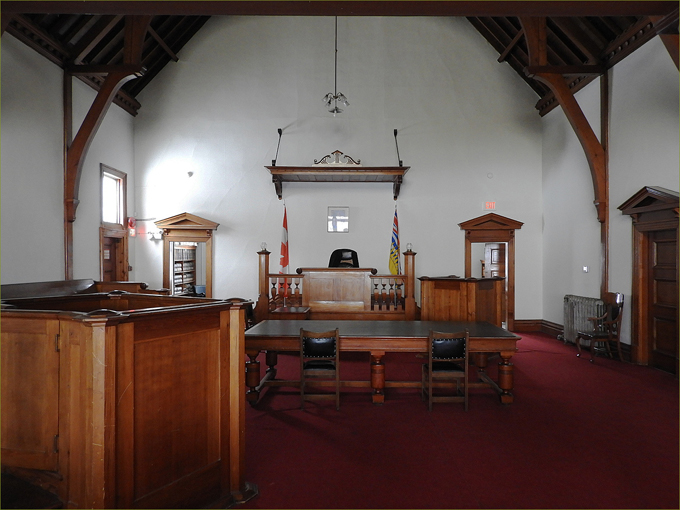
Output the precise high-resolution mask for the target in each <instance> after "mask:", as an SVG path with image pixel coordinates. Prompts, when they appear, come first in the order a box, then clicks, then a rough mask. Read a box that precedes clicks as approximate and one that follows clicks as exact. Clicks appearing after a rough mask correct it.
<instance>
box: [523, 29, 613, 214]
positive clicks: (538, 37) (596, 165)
mask: <svg viewBox="0 0 680 510" xmlns="http://www.w3.org/2000/svg"><path fill="white" fill-rule="evenodd" d="M520 22H521V23H522V26H523V28H524V33H525V34H526V38H527V48H528V49H529V66H528V68H527V71H526V72H529V71H528V70H531V71H532V72H531V73H530V74H531V75H532V76H533V78H534V79H535V80H537V81H540V82H541V83H543V84H545V85H547V86H548V87H549V88H550V90H551V91H552V93H553V94H554V95H555V97H556V98H557V100H558V102H559V104H560V106H561V107H562V109H563V110H564V113H565V115H566V116H567V119H568V120H569V123H570V124H571V127H572V128H573V129H574V132H575V133H576V136H577V137H578V140H579V142H581V146H582V147H583V150H584V151H585V155H586V159H587V160H588V165H589V167H590V174H591V177H592V180H593V191H594V195H595V200H594V203H595V207H596V209H597V219H598V221H600V223H604V222H605V219H606V210H607V202H608V200H607V195H608V193H607V171H606V155H605V151H604V148H603V147H602V144H601V143H600V141H599V140H598V138H597V136H596V135H595V133H594V131H593V129H592V127H591V126H590V124H589V123H588V119H587V118H586V116H585V115H584V114H583V111H582V110H581V107H580V106H579V105H578V103H577V102H576V98H575V97H574V94H573V93H572V91H571V90H570V89H569V86H568V85H567V82H566V80H565V78H564V75H563V74H561V73H560V70H561V68H560V67H555V68H551V66H549V65H548V61H547V60H548V59H547V49H546V41H547V38H546V37H547V36H546V24H545V18H539V17H530V18H520Z"/></svg>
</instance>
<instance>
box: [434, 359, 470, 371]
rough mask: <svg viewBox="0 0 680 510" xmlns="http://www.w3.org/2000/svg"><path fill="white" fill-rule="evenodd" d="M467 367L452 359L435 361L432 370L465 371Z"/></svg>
mask: <svg viewBox="0 0 680 510" xmlns="http://www.w3.org/2000/svg"><path fill="white" fill-rule="evenodd" d="M464 371H465V369H464V368H463V367H461V366H460V365H459V364H458V363H453V362H452V361H433V362H432V372H464Z"/></svg>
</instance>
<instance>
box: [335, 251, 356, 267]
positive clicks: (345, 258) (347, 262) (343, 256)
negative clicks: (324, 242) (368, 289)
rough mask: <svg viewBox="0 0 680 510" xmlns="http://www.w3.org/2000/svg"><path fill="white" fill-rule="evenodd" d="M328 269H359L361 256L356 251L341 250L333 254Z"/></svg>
mask: <svg viewBox="0 0 680 510" xmlns="http://www.w3.org/2000/svg"><path fill="white" fill-rule="evenodd" d="M328 267H359V256H358V255H357V252H355V251H354V250H350V249H347V248H340V249H338V250H335V251H333V253H331V258H330V260H329V261H328Z"/></svg>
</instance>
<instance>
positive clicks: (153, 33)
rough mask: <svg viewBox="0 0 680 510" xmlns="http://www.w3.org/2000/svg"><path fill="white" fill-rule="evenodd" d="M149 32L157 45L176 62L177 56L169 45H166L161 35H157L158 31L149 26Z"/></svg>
mask: <svg viewBox="0 0 680 510" xmlns="http://www.w3.org/2000/svg"><path fill="white" fill-rule="evenodd" d="M149 34H151V37H153V38H154V39H155V40H156V42H157V43H158V44H159V46H160V47H161V48H163V50H164V51H165V53H167V54H168V56H169V57H170V58H171V59H172V60H173V61H175V62H177V61H178V60H179V57H178V56H177V55H176V54H175V52H174V51H172V50H171V49H170V46H168V45H167V44H165V41H164V40H163V39H162V38H161V36H160V35H158V33H157V32H156V31H155V30H154V29H153V28H151V27H149Z"/></svg>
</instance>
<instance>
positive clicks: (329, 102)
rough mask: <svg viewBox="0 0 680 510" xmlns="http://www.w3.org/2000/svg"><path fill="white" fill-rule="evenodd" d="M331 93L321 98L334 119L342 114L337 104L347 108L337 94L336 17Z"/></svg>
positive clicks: (336, 19)
mask: <svg viewBox="0 0 680 510" xmlns="http://www.w3.org/2000/svg"><path fill="white" fill-rule="evenodd" d="M334 85H335V86H334V88H333V90H334V91H335V93H333V92H329V93H328V94H326V95H325V96H324V97H323V102H324V104H325V105H326V108H328V111H329V112H331V113H332V114H333V117H335V116H336V115H337V114H338V113H342V108H340V107H338V103H340V104H341V105H343V106H349V101H347V98H346V97H345V95H344V94H343V93H342V92H338V17H337V16H336V17H335V84H334Z"/></svg>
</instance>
